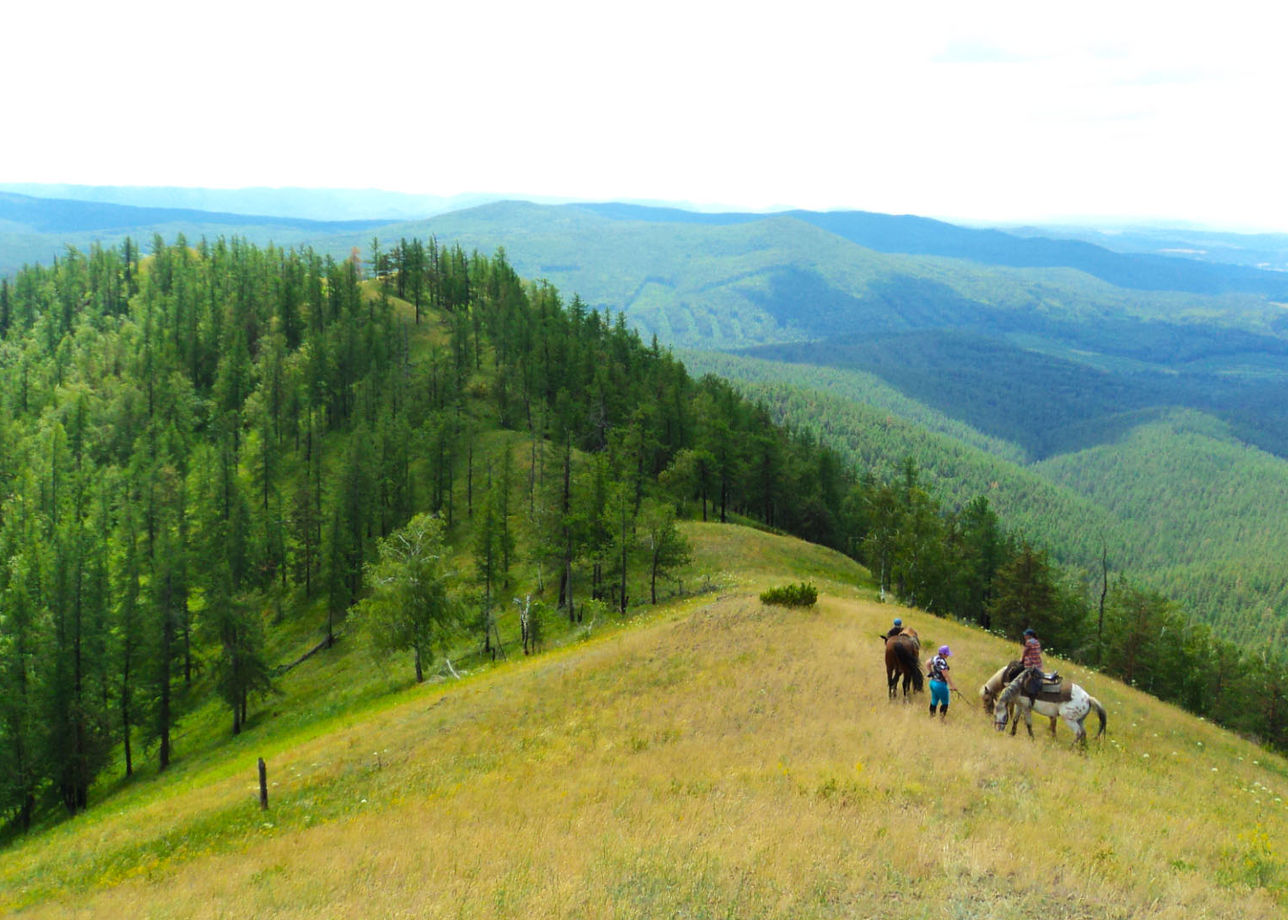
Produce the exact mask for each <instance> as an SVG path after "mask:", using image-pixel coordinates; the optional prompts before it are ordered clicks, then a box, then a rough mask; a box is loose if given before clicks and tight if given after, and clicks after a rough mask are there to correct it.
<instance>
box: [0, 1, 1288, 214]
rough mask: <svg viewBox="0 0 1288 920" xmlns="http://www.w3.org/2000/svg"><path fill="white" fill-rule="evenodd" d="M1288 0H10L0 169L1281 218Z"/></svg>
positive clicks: (1284, 208) (125, 180)
mask: <svg viewBox="0 0 1288 920" xmlns="http://www.w3.org/2000/svg"><path fill="white" fill-rule="evenodd" d="M15 6H19V8H17V9H15ZM1281 7H1282V5H1281V4H1278V3H1274V2H1271V0H1265V2H1257V3H1251V2H1245V0H1221V2H1217V0H1207V2H1203V3H1187V2H1184V0H1172V2H1168V3H1156V2H1153V0H1150V2H1134V0H1115V2H1112V3H1101V2H1095V0H1089V2H1082V3H1069V2H1065V3H1058V4H1057V3H1051V2H1044V0H1026V2H1022V3H1012V2H997V3H992V2H987V0H975V2H961V0H957V2H951V3H931V2H923V0H908V2H900V0H882V2H879V3H866V2H850V3H844V2H816V0H793V2H784V0H779V2H775V3H761V2H758V0H743V2H740V3H708V2H702V0H688V2H678V3H677V2H671V0H655V2H649V3H631V4H626V3H614V2H612V0H600V2H592V3H581V2H571V0H527V2H509V0H505V2H487V0H454V2H452V3H437V2H424V3H420V4H415V3H392V2H388V0H365V2H361V0H351V2H348V3H343V4H338V3H331V2H326V0H314V2H309V3H300V2H295V0H289V2H275V0H258V2H244V0H227V2H223V3H219V4H209V3H200V4H198V3H183V2H181V0H179V2H176V0H166V2H155V0H140V2H132V3H124V4H110V3H103V2H101V0H95V2H93V3H84V2H80V0H71V2H63V3H36V2H22V3H21V4H20V5H19V4H9V5H7V6H6V9H5V11H4V12H3V13H0V87H2V88H3V90H2V91H3V122H2V124H3V128H2V129H0V181H9V182H67V183H86V184H115V185H180V186H208V187H242V186H305V187H334V188H383V189H391V190H397V191H407V192H422V193H430V194H436V195H451V194H458V193H463V192H498V193H506V194H514V195H531V196H560V197H571V198H587V199H652V200H666V201H687V202H691V203H694V204H697V205H701V206H720V207H736V208H743V209H765V208H774V207H783V206H790V207H805V208H814V209H833V208H860V209H865V210H872V211H883V212H889V213H916V214H924V215H929V216H937V217H944V218H948V219H958V220H981V221H1015V220H1029V219H1046V220H1051V219H1064V218H1092V219H1097V220H1103V219H1121V220H1131V219H1158V220H1165V221H1173V222H1175V221H1185V222H1189V223H1197V224H1204V225H1208V226H1213V227H1219V228H1223V229H1232V230H1257V229H1274V230H1279V231H1288V180H1286V179H1285V175H1284V170H1285V164H1286V163H1288V156H1286V153H1288V150H1286V149H1285V141H1286V139H1288V127H1286V124H1285V111H1286V110H1288V106H1285V100H1284V94H1285V91H1286V90H1288V50H1286V49H1285V40H1284V39H1285V35H1286V34H1288V29H1286V28H1285V26H1286V25H1288V11H1286V12H1280V11H1279V10H1280V9H1281Z"/></svg>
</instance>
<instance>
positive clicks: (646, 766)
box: [0, 525, 1288, 918]
mask: <svg viewBox="0 0 1288 920" xmlns="http://www.w3.org/2000/svg"><path fill="white" fill-rule="evenodd" d="M689 533H690V535H691V536H693V537H694V538H695V543H696V546H697V550H698V552H697V559H696V561H695V563H694V565H693V568H692V570H691V571H690V573H688V575H687V578H688V580H689V581H691V582H694V583H708V584H710V585H712V586H713V587H714V588H715V590H714V591H712V592H709V593H707V594H704V595H701V596H697V597H689V598H687V599H682V600H678V601H675V602H673V603H672V604H670V605H668V606H667V607H664V608H662V609H660V610H657V611H654V612H651V613H649V614H648V615H646V616H644V617H642V618H639V619H636V620H633V621H630V622H629V624H628V625H627V626H626V628H618V627H611V628H605V629H602V630H599V629H597V630H595V632H594V633H593V634H592V635H591V636H589V637H588V638H586V639H585V641H578V642H573V643H570V644H568V645H565V646H563V647H560V648H557V649H554V650H552V651H550V652H548V653H546V654H544V655H541V656H539V657H536V658H533V659H527V660H522V661H512V662H510V663H508V664H505V665H502V666H499V667H497V668H494V669H489V670H484V671H480V672H477V673H475V674H473V675H469V676H467V677H466V678H465V679H464V680H462V681H460V682H450V683H438V684H434V685H427V686H423V687H419V688H406V689H403V690H401V691H398V692H395V693H392V694H389V695H385V696H379V697H373V698H372V699H371V700H370V701H369V702H368V704H367V705H366V706H365V708H360V709H358V710H355V711H351V712H348V713H346V714H343V715H337V716H335V717H333V718H331V719H330V721H323V722H316V723H313V724H310V725H307V726H305V727H292V723H291V722H290V721H289V720H286V719H282V720H281V721H280V722H274V721H270V722H269V723H268V724H266V725H264V726H262V727H259V728H257V729H256V730H255V731H253V732H252V733H251V734H250V735H249V736H247V737H244V738H243V739H242V740H240V741H239V742H236V743H234V744H233V745H229V746H227V747H224V748H220V749H218V750H214V751H211V752H209V753H207V754H205V755H202V756H194V757H192V760H191V762H189V763H186V764H183V765H181V767H180V768H179V769H177V770H176V771H175V772H174V773H173V774H171V775H168V776H167V777H165V778H164V780H156V779H151V780H144V781H140V782H138V783H136V784H135V785H133V786H131V787H130V788H129V789H127V790H124V791H121V792H120V793H118V794H117V795H116V796H114V797H113V798H112V799H111V800H110V801H107V802H102V803H100V804H99V805H98V806H97V807H95V808H93V809H92V810H91V811H90V812H89V813H87V814H86V815H84V816H82V817H80V818H78V819H76V820H75V821H73V822H67V823H65V824H64V825H62V826H60V827H58V828H55V829H53V830H51V831H48V832H46V833H44V834H41V835H39V836H36V837H33V838H31V839H28V840H24V841H22V842H21V843H20V844H19V845H17V846H15V847H13V848H11V849H10V850H8V851H6V852H4V853H3V855H0V911H12V910H14V909H15V908H19V907H23V906H25V909H23V910H21V911H20V912H19V914H18V915H19V916H23V917H47V916H67V915H81V916H127V915H128V916H139V917H155V918H165V917H213V916H234V915H235V916H256V917H314V916H327V917H372V916H404V915H406V916H424V917H440V916H466V917H491V916H496V917H503V916H504V917H509V916H525V917H567V916H618V917H656V916H693V917H699V916H762V917H854V916H882V917H924V916H930V915H936V916H938V915H945V914H946V915H948V916H957V917H995V918H1007V917H1021V916H1025V917H1027V916H1031V915H1033V914H1045V915H1048V916H1057V917H1089V916H1095V917H1133V916H1144V915H1148V916H1153V917H1187V918H1188V917H1193V916H1209V917H1250V918H1258V917H1275V916H1282V911H1283V909H1284V906H1285V904H1288V866H1286V865H1285V855H1284V854H1283V852H1282V849H1281V848H1282V845H1283V844H1282V841H1283V840H1284V839H1288V813H1286V812H1285V807H1284V804H1283V800H1282V795H1283V793H1284V791H1285V786H1288V763H1285V761H1284V760H1283V759H1281V758H1277V757H1273V756H1270V755H1267V754H1266V753H1264V752H1262V751H1260V750H1258V749H1257V748H1255V747H1254V746H1252V745H1250V744H1248V743H1246V742H1243V741H1240V740H1238V739H1236V738H1233V737H1232V736H1230V735H1228V734H1226V733H1224V732H1221V731H1219V730H1217V729H1215V728H1213V727H1212V726H1210V725H1207V724H1204V723H1202V722H1200V721H1198V720H1195V719H1193V718H1191V717H1189V716H1187V715H1184V714H1182V713H1180V712H1179V711H1177V710H1175V709H1172V708H1170V707H1166V706H1162V705H1160V704H1158V703H1156V702H1155V701H1152V700H1150V699H1148V698H1146V697H1144V696H1143V695H1141V694H1139V693H1137V692H1135V691H1132V690H1129V689H1126V688H1123V687H1121V686H1119V685H1117V684H1115V683H1113V682H1111V681H1108V680H1105V679H1102V678H1099V677H1097V676H1094V675H1087V674H1085V673H1083V672H1080V671H1077V670H1076V669H1068V670H1069V671H1070V672H1071V673H1073V674H1074V676H1075V677H1076V678H1077V679H1078V680H1079V681H1080V682H1082V683H1084V684H1085V685H1086V686H1088V688H1089V689H1090V690H1091V691H1092V692H1093V693H1094V694H1095V695H1096V696H1097V697H1099V698H1100V699H1101V701H1102V702H1103V703H1104V704H1105V705H1106V707H1107V708H1108V709H1109V713H1110V730H1111V733H1110V736H1109V740H1107V741H1105V742H1103V743H1101V744H1093V746H1092V748H1091V750H1090V752H1089V754H1088V755H1087V756H1080V755H1078V754H1077V753H1075V752H1073V751H1071V750H1070V749H1069V747H1068V745H1067V742H1068V734H1067V732H1066V731H1065V730H1064V729H1062V730H1061V738H1060V739H1059V740H1058V741H1057V742H1052V741H1050V740H1049V739H1047V738H1045V737H1043V736H1042V735H1041V734H1040V733H1039V737H1038V739H1037V740H1036V741H1035V742H1029V741H1027V740H1023V739H1012V738H1009V737H1004V736H998V735H996V734H995V733H994V732H993V731H992V730H991V728H990V727H989V725H988V722H987V721H986V720H985V718H984V717H983V716H982V715H981V714H980V712H979V710H978V706H977V705H975V704H972V705H966V704H965V703H955V704H954V706H953V709H952V712H951V713H950V716H949V720H948V721H947V723H945V724H940V723H938V722H933V723H932V722H930V721H929V720H928V719H927V716H926V714H925V712H924V710H923V702H922V701H919V702H918V704H917V705H915V706H904V705H901V704H898V703H894V704H892V703H889V702H887V701H886V698H885V688H884V682H883V677H884V675H883V672H882V666H881V664H880V660H879V658H880V651H879V649H880V646H879V643H878V642H877V640H876V638H875V636H876V634H877V633H878V632H879V631H882V630H883V629H884V627H885V625H886V624H887V623H888V621H889V618H890V616H891V614H892V613H898V612H900V611H898V610H897V609H892V608H890V607H888V606H882V605H879V604H877V603H875V602H874V601H873V600H872V599H871V589H870V587H869V586H867V585H866V583H864V582H863V579H864V578H865V573H863V572H862V570H861V569H859V568H858V567H857V566H854V565H853V564H852V563H849V562H848V561H846V560H844V559H843V558H842V557H839V556H837V555H835V554H832V553H829V552H827V551H824V550H820V549H818V548H816V547H810V546H807V545H804V544H801V543H799V542H797V541H794V540H790V539H786V538H778V537H771V536H767V535H765V534H762V533H758V532H755V531H750V530H746V529H744V528H738V527H720V526H718V525H690V526H689ZM802 577H810V578H813V579H815V580H816V583H817V584H818V585H819V587H820V588H821V589H822V591H823V592H824V595H823V598H822V600H821V602H820V604H819V606H818V608H817V609H814V610H809V611H791V610H783V609H780V608H766V607H763V606H762V605H760V604H759V602H758V601H756V600H755V594H756V593H757V592H758V591H759V590H760V589H761V588H763V587H764V586H765V585H767V584H771V583H782V582H783V581H785V580H798V579H800V578H802ZM903 613H904V615H905V616H906V617H907V618H908V619H909V620H910V621H912V622H913V624H914V625H916V626H917V627H918V628H919V629H920V631H921V634H922V636H923V637H924V638H925V639H926V640H927V644H938V643H940V642H948V643H950V644H951V645H952V646H953V648H954V650H955V657H954V663H955V664H956V668H957V680H958V682H959V684H960V685H961V686H962V687H963V688H965V689H967V692H968V693H969V692H971V688H973V687H975V686H977V685H978V684H979V683H980V682H982V680H983V679H984V678H985V677H986V676H987V675H988V674H989V673H990V672H991V671H992V670H993V669H994V668H995V667H996V666H998V665H999V664H1000V663H1002V662H1004V661H1005V660H1006V659H1007V658H1008V657H1009V656H1010V654H1011V653H1012V649H1010V648H1009V647H1007V646H1006V645H1004V644H1002V643H1000V642H999V641H998V640H996V639H994V638H992V637H990V636H986V635H984V634H982V633H979V632H977V631H973V630H969V629H967V628H965V627H962V626H960V625H957V624H954V623H948V622H944V621H940V620H938V619H936V618H934V617H930V616H928V615H925V614H921V613H918V612H908V611H903ZM357 660H358V659H357V658H356V657H355V658H354V659H353V661H354V662H355V663H356V662H357ZM333 667H334V663H333V662H331V661H329V660H326V659H313V660H311V661H310V662H309V663H307V664H306V665H304V666H302V667H301V668H299V669H297V670H296V671H295V672H292V678H291V680H292V682H293V683H292V685H291V686H290V687H288V696H287V697H285V698H284V699H283V701H282V703H281V706H282V707H283V708H289V707H307V706H308V705H310V701H309V699H308V697H307V695H304V694H303V693H302V692H301V691H303V690H305V689H306V688H307V687H309V686H318V685H320V684H321V683H323V682H325V681H326V680H327V679H330V680H333V681H335V682H340V681H346V682H350V683H353V682H357V681H360V680H363V679H367V678H366V676H365V675H366V672H364V671H362V670H361V669H355V670H354V671H353V672H351V673H348V674H346V675H344V676H339V675H335V674H334V673H333V672H332V668H333ZM296 681H298V682H299V684H296V683H294V682H296ZM260 755H262V756H264V757H265V758H266V760H267V761H268V764H269V770H270V778H271V779H272V781H273V786H272V790H271V796H272V808H271V809H270V811H269V812H268V813H267V814H262V813H261V812H260V811H259V809H258V806H257V803H256V801H255V789H254V774H255V757H256V756H260ZM1181 803H1184V805H1183V807H1180V804H1181ZM1039 841H1041V842H1039Z"/></svg>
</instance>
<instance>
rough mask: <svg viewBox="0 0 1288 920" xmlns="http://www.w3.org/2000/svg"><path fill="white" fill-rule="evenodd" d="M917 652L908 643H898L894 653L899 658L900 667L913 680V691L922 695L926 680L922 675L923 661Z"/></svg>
mask: <svg viewBox="0 0 1288 920" xmlns="http://www.w3.org/2000/svg"><path fill="white" fill-rule="evenodd" d="M917 651H918V650H917V649H916V648H914V647H913V646H912V645H911V644H910V643H907V642H896V643H895V645H894V653H895V655H896V656H898V659H899V665H900V667H901V668H902V669H903V671H904V673H906V674H907V675H908V676H909V677H911V678H912V689H913V690H915V691H917V692H918V693H921V692H922V691H923V690H925V689H926V678H925V676H924V675H922V673H921V661H920V656H919V655H918V654H917Z"/></svg>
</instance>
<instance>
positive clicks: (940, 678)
mask: <svg viewBox="0 0 1288 920" xmlns="http://www.w3.org/2000/svg"><path fill="white" fill-rule="evenodd" d="M952 654H953V653H952V649H950V648H949V647H948V646H946V645H941V646H939V652H938V653H937V654H936V655H935V657H934V658H931V659H930V673H929V674H928V675H927V676H928V677H929V678H930V715H931V716H932V717H933V716H934V714H935V706H936V705H937V706H938V707H939V717H940V718H941V719H946V718H948V699H949V697H948V691H949V690H957V686H956V685H955V684H954V683H953V679H952V677H951V676H950V675H949V673H948V671H949V670H950V669H949V667H948V659H949V658H951V657H952Z"/></svg>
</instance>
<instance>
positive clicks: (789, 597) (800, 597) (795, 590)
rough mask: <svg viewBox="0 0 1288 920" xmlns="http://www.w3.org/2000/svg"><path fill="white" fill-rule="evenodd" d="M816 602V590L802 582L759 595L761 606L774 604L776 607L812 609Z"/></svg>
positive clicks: (771, 589) (772, 589)
mask: <svg viewBox="0 0 1288 920" xmlns="http://www.w3.org/2000/svg"><path fill="white" fill-rule="evenodd" d="M817 601H818V589H817V588H815V587H814V586H813V585H811V584H809V583H808V582H804V581H802V582H801V583H800V584H798V585H783V586H782V587H779V588H770V589H769V590H768V591H765V592H764V593H763V594H761V595H760V602H761V603H762V604H774V605H775V606H778V607H813V606H814V604H815V602H817Z"/></svg>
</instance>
